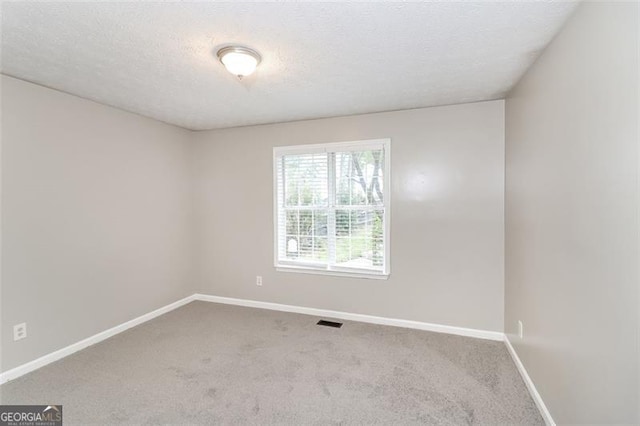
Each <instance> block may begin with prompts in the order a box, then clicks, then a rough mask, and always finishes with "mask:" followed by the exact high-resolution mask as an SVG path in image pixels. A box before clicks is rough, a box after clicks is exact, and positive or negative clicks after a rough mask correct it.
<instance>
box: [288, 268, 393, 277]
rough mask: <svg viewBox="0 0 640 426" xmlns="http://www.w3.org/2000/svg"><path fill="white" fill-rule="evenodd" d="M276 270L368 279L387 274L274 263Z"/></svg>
mask: <svg viewBox="0 0 640 426" xmlns="http://www.w3.org/2000/svg"><path fill="white" fill-rule="evenodd" d="M276 271H278V272H295V273H299V274H314V275H329V276H334V277H347V278H364V279H369V280H387V279H389V274H383V273H377V272H350V271H349V272H347V271H335V270H333V271H331V270H327V269H315V268H308V267H301V266H284V265H276Z"/></svg>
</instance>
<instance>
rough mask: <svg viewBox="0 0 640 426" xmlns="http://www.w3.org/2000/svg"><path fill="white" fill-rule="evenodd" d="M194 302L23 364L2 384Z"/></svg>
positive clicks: (179, 303)
mask: <svg viewBox="0 0 640 426" xmlns="http://www.w3.org/2000/svg"><path fill="white" fill-rule="evenodd" d="M193 300H195V295H191V296H188V297H185V298H184V299H181V300H178V301H177V302H173V303H171V304H169V305H166V306H163V307H162V308H159V309H156V310H155V311H152V312H149V313H147V314H144V315H141V316H139V317H137V318H134V319H132V320H131V321H127V322H125V323H122V324H120V325H117V326H115V327H113V328H110V329H108V330H105V331H103V332H101V333H98V334H94V335H93V336H91V337H87V338H86V339H84V340H81V341H79V342H76V343H74V344H72V345H69V346H67V347H65V348H62V349H59V350H57V351H55V352H51V353H50V354H47V355H44V356H41V357H40V358H37V359H35V360H33V361H30V362H27V363H26V364H22V365H20V366H18V367H16V368H13V369H11V370H7V371H5V372H4V373H1V374H0V384H2V383H6V382H8V381H10V380H13V379H16V378H18V377H20V376H23V375H25V374H27V373H30V372H32V371H33V370H37V369H38V368H40V367H44V366H45V365H47V364H51V363H52V362H54V361H57V360H59V359H61V358H64V357H66V356H68V355H71V354H72V353H74V352H78V351H79V350H82V349H84V348H86V347H88V346H91V345H95V344H96V343H98V342H101V341H103V340H105V339H108V338H109V337H111V336H114V335H116V334H118V333H122V332H123V331H125V330H127V329H129V328H131V327H135V326H136V325H139V324H142V323H144V322H147V321H149V320H151V319H153V318H156V317H158V316H160V315H162V314H165V313H167V312H169V311H172V310H174V309H176V308H179V307H180V306H183V305H186V304H187V303H189V302H192V301H193Z"/></svg>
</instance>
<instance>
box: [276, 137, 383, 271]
mask: <svg viewBox="0 0 640 426" xmlns="http://www.w3.org/2000/svg"><path fill="white" fill-rule="evenodd" d="M388 157H389V140H375V141H361V142H346V143H333V144H325V145H301V146H294V147H277V148H274V177H275V179H274V183H275V203H276V207H275V214H276V223H275V235H276V252H275V264H276V267H279V268H297V269H307V270H311V271H317V272H333V273H336V272H338V273H346V274H349V273H352V274H356V275H371V276H386V275H388V273H389V266H388V265H389V235H388V229H389V208H388V205H387V204H386V203H387V202H388V198H389V197H388V194H387V191H388V181H389V158H388Z"/></svg>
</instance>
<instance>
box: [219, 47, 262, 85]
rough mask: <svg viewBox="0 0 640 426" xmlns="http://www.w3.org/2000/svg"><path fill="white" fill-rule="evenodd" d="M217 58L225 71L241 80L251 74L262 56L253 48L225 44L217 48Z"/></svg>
mask: <svg viewBox="0 0 640 426" xmlns="http://www.w3.org/2000/svg"><path fill="white" fill-rule="evenodd" d="M218 59H220V62H222V65H224V66H225V68H226V69H227V71H229V72H230V73H231V74H233V75H235V76H236V77H238V78H239V79H240V80H242V77H246V76H248V75H249V74H252V73H253V72H254V71H255V70H256V67H257V66H258V64H259V63H260V61H261V60H262V58H261V57H260V54H259V53H258V52H256V51H255V50H253V49H249V48H248V47H243V46H227V47H223V48H222V49H220V50H218Z"/></svg>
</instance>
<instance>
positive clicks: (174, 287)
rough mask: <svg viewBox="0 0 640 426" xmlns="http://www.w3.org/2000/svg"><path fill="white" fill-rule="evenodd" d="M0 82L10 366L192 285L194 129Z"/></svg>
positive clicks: (5, 360)
mask: <svg viewBox="0 0 640 426" xmlns="http://www.w3.org/2000/svg"><path fill="white" fill-rule="evenodd" d="M1 79H2V80H1V83H2V145H3V146H2V149H3V155H2V265H3V268H2V288H1V294H0V295H1V299H2V342H1V344H2V360H1V368H2V371H6V370H8V369H10V368H13V367H16V366H18V365H20V364H23V363H25V362H28V361H31V360H33V359H35V358H37V357H39V356H42V355H45V354H47V353H49V352H52V351H54V350H57V349H60V348H62V347H65V346H67V345H69V344H71V343H75V342H77V341H79V340H81V339H83V338H86V337H88V336H91V335H93V334H95V333H98V332H101V331H104V330H106V329H108V328H110V327H113V326H115V325H118V324H120V323H122V322H125V321H127V320H130V319H132V318H135V317H137V316H139V315H141V314H144V313H147V312H150V311H152V310H153V309H156V308H158V307H160V306H163V305H166V304H168V303H170V302H174V301H176V300H178V299H180V298H182V297H184V296H186V295H188V294H191V293H193V289H192V282H191V276H190V274H191V267H190V259H191V258H192V248H193V247H192V244H191V243H192V233H191V232H192V230H191V228H190V227H191V226H192V220H191V215H192V209H191V207H192V204H191V193H190V189H191V176H190V168H189V165H190V160H191V158H190V152H191V151H190V145H189V143H188V142H189V136H190V132H188V131H186V130H182V129H178V128H176V127H173V126H169V125H165V124H162V123H159V122H157V121H154V120H150V119H147V118H142V117H140V116H137V115H134V114H130V113H126V112H122V111H119V110H116V109H113V108H109V107H106V106H103V105H99V104H96V103H93V102H91V101H87V100H83V99H80V98H77V97H74V96H71V95H67V94H64V93H61V92H57V91H54V90H50V89H46V88H44V87H40V86H36V85H33V84H30V83H26V82H23V81H20V80H16V79H13V78H10V77H5V76H2V77H1ZM21 322H26V323H27V328H28V337H27V338H26V339H24V340H20V341H18V342H14V341H13V336H12V328H13V325H14V324H17V323H21Z"/></svg>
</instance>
